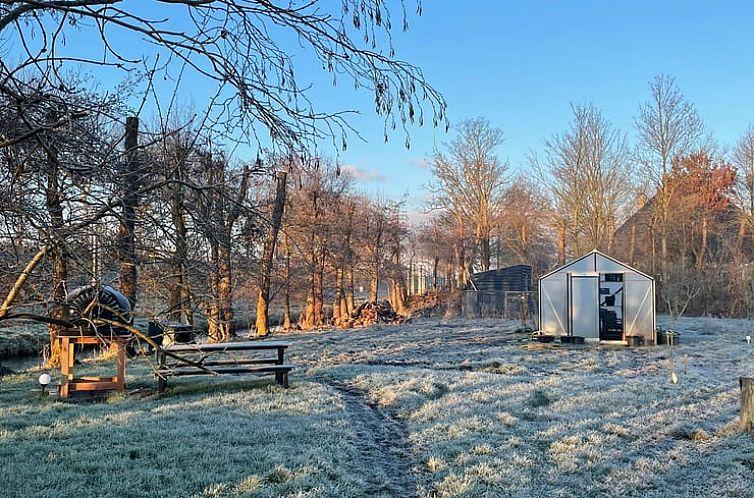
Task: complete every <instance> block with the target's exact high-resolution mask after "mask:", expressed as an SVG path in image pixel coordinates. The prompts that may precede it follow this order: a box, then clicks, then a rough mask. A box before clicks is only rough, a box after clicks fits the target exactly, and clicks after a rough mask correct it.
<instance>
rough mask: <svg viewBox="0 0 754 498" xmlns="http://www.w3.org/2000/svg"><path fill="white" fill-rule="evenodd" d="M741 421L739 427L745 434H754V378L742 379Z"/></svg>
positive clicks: (740, 379) (740, 381)
mask: <svg viewBox="0 0 754 498" xmlns="http://www.w3.org/2000/svg"><path fill="white" fill-rule="evenodd" d="M738 384H739V385H740V386H741V419H740V421H739V424H738V427H739V429H740V430H741V431H744V432H754V378H751V377H741V378H739V379H738Z"/></svg>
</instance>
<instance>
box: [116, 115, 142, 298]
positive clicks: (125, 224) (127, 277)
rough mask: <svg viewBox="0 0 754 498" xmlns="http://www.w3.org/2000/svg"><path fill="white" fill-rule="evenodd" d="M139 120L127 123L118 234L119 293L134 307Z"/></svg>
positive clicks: (127, 121) (129, 119) (133, 117)
mask: <svg viewBox="0 0 754 498" xmlns="http://www.w3.org/2000/svg"><path fill="white" fill-rule="evenodd" d="M138 133H139V118H137V117H135V116H131V117H129V118H127V119H126V164H125V169H124V171H123V175H122V191H123V194H122V195H123V212H122V214H121V218H120V230H119V233H118V260H119V261H120V290H121V292H122V293H123V295H124V296H126V297H127V298H128V299H129V300H130V301H131V303H132V304H135V303H136V282H137V275H136V236H135V232H136V208H137V206H138V202H139V199H138V194H137V192H138V190H139V164H138V161H137V160H136V147H137V146H138Z"/></svg>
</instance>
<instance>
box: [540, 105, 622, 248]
mask: <svg viewBox="0 0 754 498" xmlns="http://www.w3.org/2000/svg"><path fill="white" fill-rule="evenodd" d="M544 145H545V164H544V168H543V167H542V166H543V165H540V164H539V163H536V159H535V166H536V168H537V169H538V171H539V172H540V177H541V178H542V180H543V182H545V184H546V185H548V187H549V189H550V193H551V195H552V198H553V201H554V204H555V207H556V209H557V211H558V213H559V226H558V228H560V229H562V230H563V233H564V234H565V236H566V237H567V240H568V245H570V247H571V248H572V250H573V252H574V253H575V254H581V253H583V252H585V251H587V250H591V249H596V248H600V249H609V247H610V245H611V243H612V237H613V233H614V231H615V229H616V227H617V222H618V219H619V216H620V214H621V209H622V207H623V206H624V204H625V202H626V200H627V193H628V189H627V188H626V187H627V185H629V184H630V166H629V163H628V154H627V144H626V139H625V136H624V135H623V134H622V133H621V132H620V131H618V130H616V129H614V128H613V127H612V125H611V124H610V122H609V121H607V120H606V119H605V118H604V117H603V116H602V113H601V112H600V111H599V110H597V109H596V108H595V107H594V106H592V105H586V106H574V107H573V121H572V122H571V126H570V128H569V129H568V130H567V131H565V132H563V133H561V134H556V135H554V136H553V137H552V138H550V139H548V140H546V141H545V144H544Z"/></svg>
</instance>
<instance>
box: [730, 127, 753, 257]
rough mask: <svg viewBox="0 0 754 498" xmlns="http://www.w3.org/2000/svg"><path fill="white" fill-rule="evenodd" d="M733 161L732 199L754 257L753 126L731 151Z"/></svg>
mask: <svg viewBox="0 0 754 498" xmlns="http://www.w3.org/2000/svg"><path fill="white" fill-rule="evenodd" d="M733 163H734V164H735V165H736V167H737V168H738V175H737V182H736V185H735V186H734V194H735V195H734V199H735V202H736V205H737V207H738V210H739V215H740V217H741V223H742V226H745V227H747V228H748V229H749V233H750V234H751V243H752V258H754V126H751V125H750V126H749V128H748V129H747V130H746V132H745V133H744V135H743V136H742V137H741V139H740V140H739V141H738V144H737V145H736V148H735V149H734V151H733ZM742 238H743V237H741V239H742ZM739 245H740V244H739Z"/></svg>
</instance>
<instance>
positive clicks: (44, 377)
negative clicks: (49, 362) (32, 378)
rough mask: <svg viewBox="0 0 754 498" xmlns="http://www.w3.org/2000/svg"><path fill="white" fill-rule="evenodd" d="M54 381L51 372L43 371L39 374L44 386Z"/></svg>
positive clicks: (40, 381)
mask: <svg viewBox="0 0 754 498" xmlns="http://www.w3.org/2000/svg"><path fill="white" fill-rule="evenodd" d="M51 381H52V377H50V374H46V373H43V374H42V375H40V376H39V383H40V384H42V385H43V386H46V385H47V384H49V383H50V382H51Z"/></svg>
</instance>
